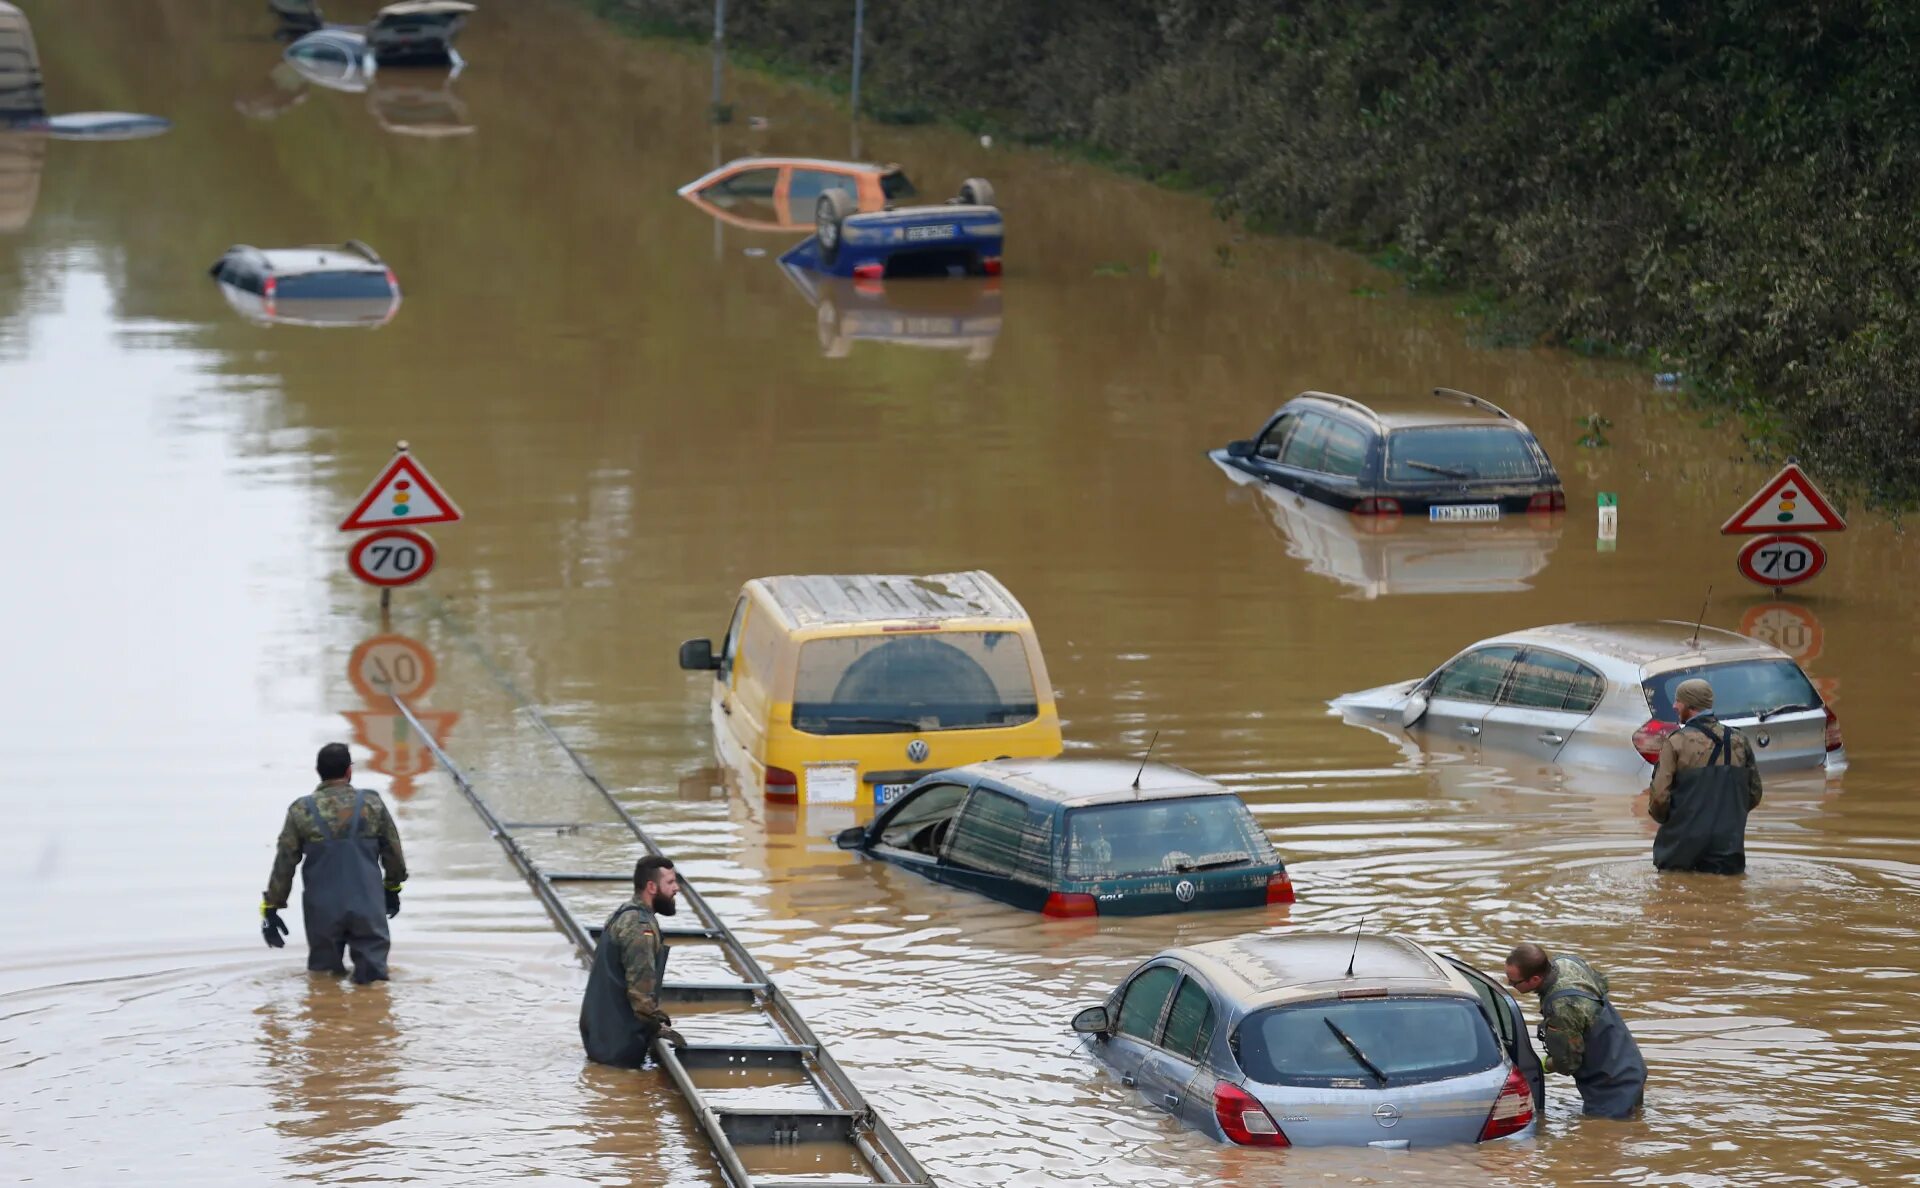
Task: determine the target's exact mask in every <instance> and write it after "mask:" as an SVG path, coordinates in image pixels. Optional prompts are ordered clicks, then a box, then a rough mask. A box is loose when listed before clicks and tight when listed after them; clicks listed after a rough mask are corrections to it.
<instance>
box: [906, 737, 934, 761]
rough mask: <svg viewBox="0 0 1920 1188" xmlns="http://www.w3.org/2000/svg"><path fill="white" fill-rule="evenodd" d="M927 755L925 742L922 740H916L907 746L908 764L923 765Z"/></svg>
mask: <svg viewBox="0 0 1920 1188" xmlns="http://www.w3.org/2000/svg"><path fill="white" fill-rule="evenodd" d="M928 754H929V752H928V749H927V740H926V739H924V738H916V739H914V740H913V741H912V742H910V743H908V744H907V759H908V760H909V761H910V762H913V763H925V762H926V761H927V755H928Z"/></svg>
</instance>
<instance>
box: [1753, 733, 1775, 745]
mask: <svg viewBox="0 0 1920 1188" xmlns="http://www.w3.org/2000/svg"><path fill="white" fill-rule="evenodd" d="M1753 741H1755V742H1757V743H1759V744H1760V745H1761V746H1763V747H1764V746H1766V745H1767V744H1768V743H1770V742H1772V741H1773V736H1772V735H1771V734H1768V733H1767V732H1766V731H1764V730H1762V731H1761V732H1760V735H1759V737H1757V738H1755V739H1754V740H1753Z"/></svg>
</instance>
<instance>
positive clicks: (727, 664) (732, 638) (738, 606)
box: [720, 594, 747, 682]
mask: <svg viewBox="0 0 1920 1188" xmlns="http://www.w3.org/2000/svg"><path fill="white" fill-rule="evenodd" d="M746 617H747V598H746V595H744V594H743V595H741V596H740V601H739V602H736V603H734V606H733V618H732V619H731V620H729V621H728V623H727V638H726V639H724V640H722V641H721V642H720V680H721V681H723V682H730V681H732V680H733V656H734V652H735V650H736V649H738V648H739V647H740V624H741V622H742V621H744V620H745V619H746Z"/></svg>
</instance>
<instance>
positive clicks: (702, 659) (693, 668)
mask: <svg viewBox="0 0 1920 1188" xmlns="http://www.w3.org/2000/svg"><path fill="white" fill-rule="evenodd" d="M680 667H682V668H684V669H686V670H687V671H688V672H712V671H713V670H715V669H717V668H719V667H720V661H719V660H717V659H715V658H714V655H713V641H712V640H710V639H690V640H688V641H687V642H686V643H683V644H681V645H680Z"/></svg>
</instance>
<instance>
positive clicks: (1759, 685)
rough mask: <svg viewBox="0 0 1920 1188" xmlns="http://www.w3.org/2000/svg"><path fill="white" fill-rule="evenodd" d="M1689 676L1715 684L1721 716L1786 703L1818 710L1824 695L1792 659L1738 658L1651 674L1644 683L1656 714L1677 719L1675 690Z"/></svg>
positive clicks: (1715, 699) (1752, 712) (1761, 711)
mask: <svg viewBox="0 0 1920 1188" xmlns="http://www.w3.org/2000/svg"><path fill="white" fill-rule="evenodd" d="M1689 677H1703V678H1705V679H1706V682H1707V683H1708V684H1710V685H1712V686H1713V712H1714V716H1715V717H1719V718H1723V719H1724V718H1751V717H1753V716H1754V715H1755V714H1764V713H1766V712H1767V711H1769V710H1777V709H1780V708H1782V707H1784V706H1796V705H1797V706H1803V707H1805V708H1807V709H1817V708H1819V706H1820V704H1821V703H1820V694H1819V693H1817V692H1815V691H1814V688H1813V682H1812V681H1810V680H1808V679H1807V674H1806V673H1804V672H1802V671H1800V666H1799V665H1798V664H1795V663H1794V662H1793V661H1791V660H1736V661H1734V662H1733V663H1731V664H1703V665H1700V666H1698V667H1695V668H1683V669H1680V670H1678V671H1677V672H1663V673H1661V674H1660V675H1659V676H1656V677H1651V678H1649V679H1648V680H1647V682H1646V685H1645V686H1644V687H1645V689H1646V692H1647V704H1648V705H1649V706H1650V707H1652V709H1653V716H1654V717H1656V718H1659V719H1660V720H1661V721H1663V722H1677V721H1679V720H1680V716H1679V715H1678V714H1677V713H1675V712H1674V708H1673V691H1674V690H1675V689H1677V688H1679V687H1680V682H1681V681H1684V680H1686V679H1688V678H1689Z"/></svg>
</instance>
